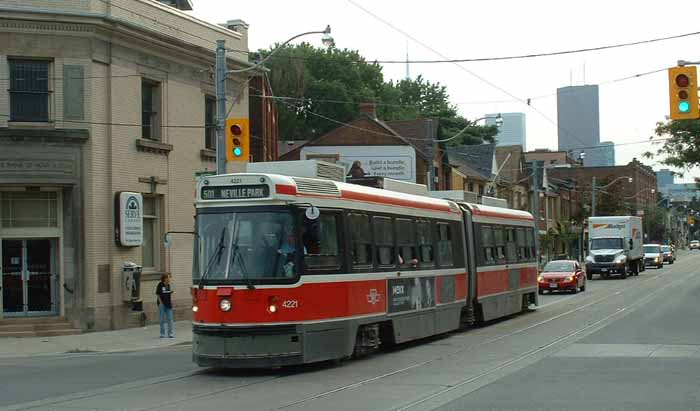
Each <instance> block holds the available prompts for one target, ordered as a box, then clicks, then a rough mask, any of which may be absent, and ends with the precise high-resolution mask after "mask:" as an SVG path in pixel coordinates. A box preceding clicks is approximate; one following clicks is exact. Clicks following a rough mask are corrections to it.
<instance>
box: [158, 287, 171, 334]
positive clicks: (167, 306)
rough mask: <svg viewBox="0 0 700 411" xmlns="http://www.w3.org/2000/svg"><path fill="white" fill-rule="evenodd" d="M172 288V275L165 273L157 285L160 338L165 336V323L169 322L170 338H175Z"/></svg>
mask: <svg viewBox="0 0 700 411" xmlns="http://www.w3.org/2000/svg"><path fill="white" fill-rule="evenodd" d="M172 293H173V292H172V290H171V289H170V276H169V275H168V274H163V275H161V276H160V282H159V283H158V286H157V287H156V295H157V296H158V308H159V311H160V338H165V323H166V322H167V323H168V338H173V337H174V336H173V302H172V298H171V295H172Z"/></svg>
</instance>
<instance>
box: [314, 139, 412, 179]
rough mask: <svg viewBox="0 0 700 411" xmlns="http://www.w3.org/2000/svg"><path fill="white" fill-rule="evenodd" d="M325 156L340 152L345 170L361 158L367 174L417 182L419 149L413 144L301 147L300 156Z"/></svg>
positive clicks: (319, 157) (339, 155)
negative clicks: (417, 152) (417, 154)
mask: <svg viewBox="0 0 700 411" xmlns="http://www.w3.org/2000/svg"><path fill="white" fill-rule="evenodd" d="M325 155H337V156H338V159H339V161H340V162H341V163H343V164H344V165H345V167H346V170H345V171H346V172H347V171H349V169H350V166H351V165H352V163H353V162H355V161H359V162H361V163H362V169H363V170H364V171H365V173H366V174H367V175H368V176H377V177H386V178H391V179H394V180H401V181H408V182H411V183H415V182H416V150H415V149H414V148H413V147H411V146H310V147H303V148H302V149H301V153H300V159H301V160H313V159H323V158H322V157H323V156H325Z"/></svg>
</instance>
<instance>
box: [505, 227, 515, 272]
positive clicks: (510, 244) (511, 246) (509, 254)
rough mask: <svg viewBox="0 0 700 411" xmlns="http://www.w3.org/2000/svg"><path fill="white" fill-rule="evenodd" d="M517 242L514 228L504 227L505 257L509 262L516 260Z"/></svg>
mask: <svg viewBox="0 0 700 411" xmlns="http://www.w3.org/2000/svg"><path fill="white" fill-rule="evenodd" d="M517 247H518V246H517V243H516V241H515V228H513V227H508V228H506V259H507V261H508V262H509V263H517V262H518V252H517Z"/></svg>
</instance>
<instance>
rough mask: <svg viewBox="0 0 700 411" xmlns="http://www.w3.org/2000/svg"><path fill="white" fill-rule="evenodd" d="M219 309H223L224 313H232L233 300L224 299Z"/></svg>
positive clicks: (220, 302)
mask: <svg viewBox="0 0 700 411" xmlns="http://www.w3.org/2000/svg"><path fill="white" fill-rule="evenodd" d="M219 308H221V311H223V312H229V311H231V300H229V299H227V298H223V299H222V300H221V301H219Z"/></svg>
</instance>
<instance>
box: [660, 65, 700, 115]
mask: <svg viewBox="0 0 700 411" xmlns="http://www.w3.org/2000/svg"><path fill="white" fill-rule="evenodd" d="M668 93H669V100H670V102H671V119H673V120H692V119H697V118H700V107H698V70H697V67H695V66H682V67H672V68H670V69H668Z"/></svg>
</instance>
